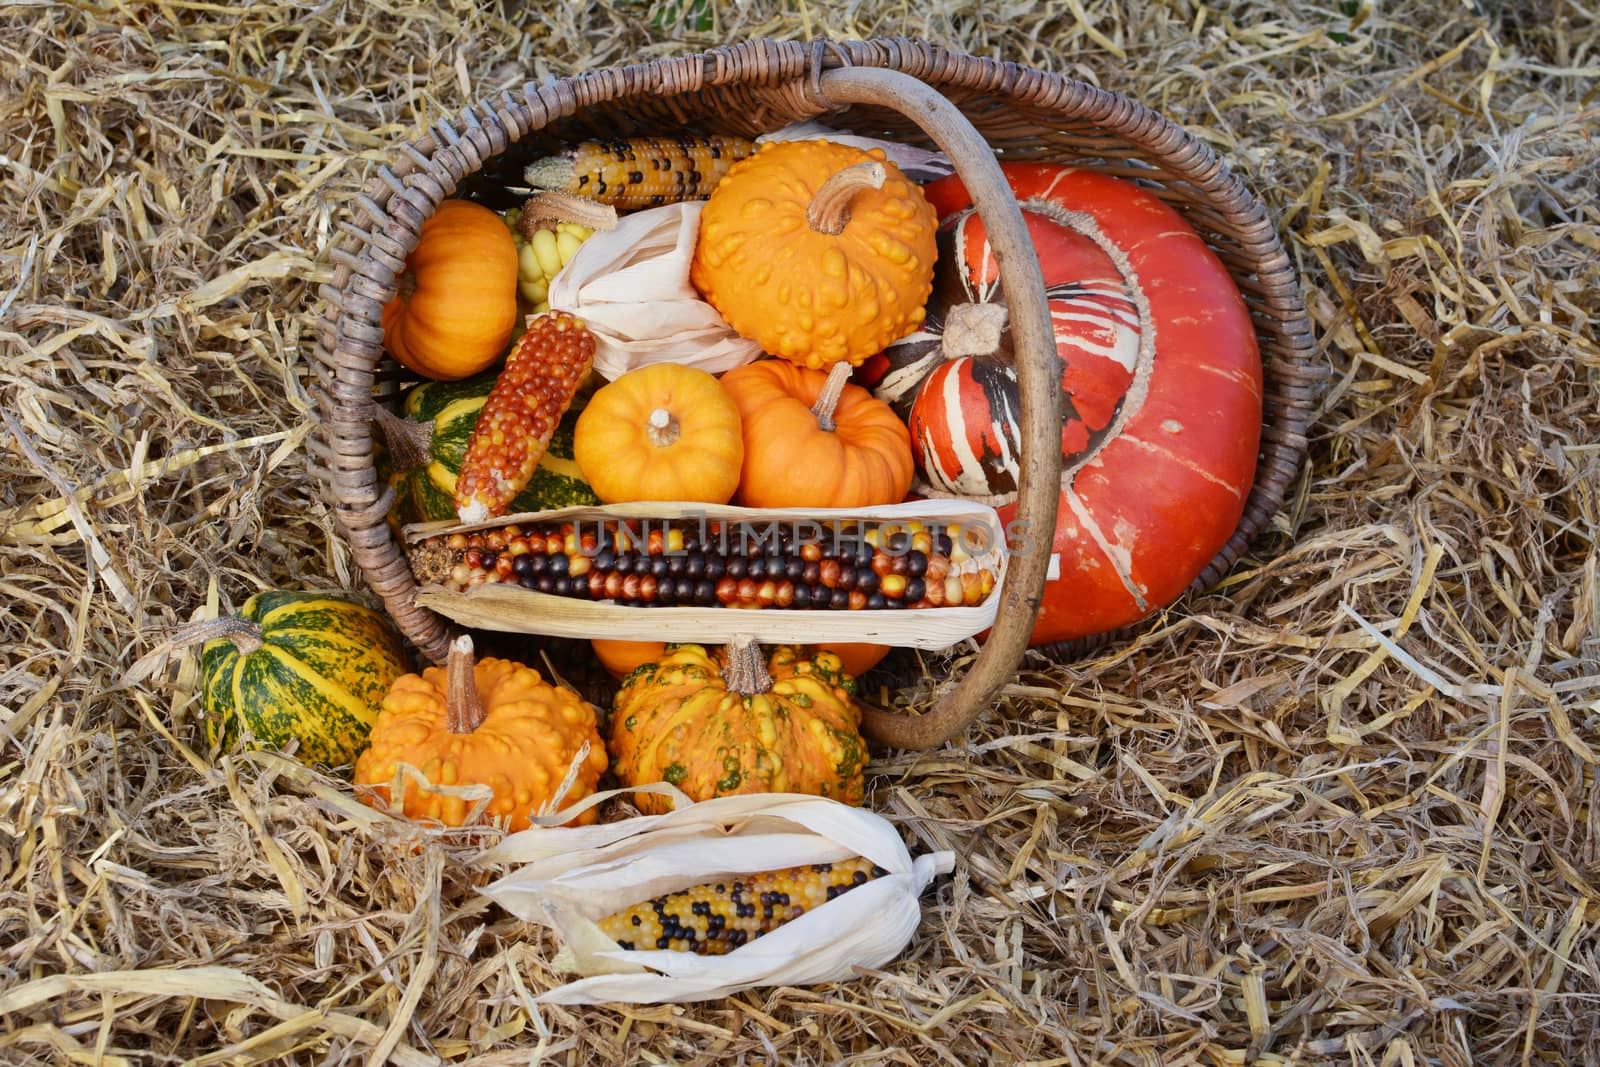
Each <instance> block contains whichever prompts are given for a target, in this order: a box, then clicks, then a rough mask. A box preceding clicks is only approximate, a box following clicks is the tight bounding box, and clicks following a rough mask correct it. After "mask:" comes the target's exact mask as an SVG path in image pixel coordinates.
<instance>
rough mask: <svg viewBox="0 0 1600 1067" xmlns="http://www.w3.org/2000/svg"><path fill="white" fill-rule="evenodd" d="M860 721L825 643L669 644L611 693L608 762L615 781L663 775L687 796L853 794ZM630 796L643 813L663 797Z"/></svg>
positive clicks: (853, 799)
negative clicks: (766, 648)
mask: <svg viewBox="0 0 1600 1067" xmlns="http://www.w3.org/2000/svg"><path fill="white" fill-rule="evenodd" d="M860 726H861V710H860V708H858V707H857V706H856V703H855V681H854V680H853V679H851V678H850V677H849V676H847V675H846V674H845V673H844V665H843V663H842V662H841V661H840V659H839V657H838V656H836V655H834V654H833V653H832V652H818V653H815V654H811V653H807V652H806V651H805V650H803V649H799V648H795V647H792V646H788V645H781V646H778V647H776V648H773V649H772V650H771V651H770V654H769V655H766V656H763V655H762V651H761V646H759V645H756V644H751V643H742V644H738V645H733V646H730V647H728V648H724V649H718V650H716V651H715V652H712V651H708V650H707V649H705V648H704V647H702V646H700V645H677V646H675V647H673V648H670V649H667V650H666V652H665V653H663V655H662V656H661V658H660V659H659V660H658V661H657V662H656V663H655V664H653V665H648V664H647V665H645V666H642V667H640V668H639V669H638V670H636V671H634V672H633V673H632V674H630V675H629V676H628V679H627V682H626V683H625V684H624V685H623V687H622V689H621V690H620V691H618V693H617V698H616V703H615V705H614V708H613V711H612V713H611V769H612V771H613V772H614V773H615V774H616V776H617V778H618V780H619V781H621V782H622V784H623V785H645V784H648V783H651V782H662V781H665V782H671V783H672V784H673V785H675V786H677V787H678V788H679V789H681V790H683V791H684V792H685V793H687V794H688V795H689V796H690V797H692V798H693V799H695V800H706V799H709V798H710V797H715V796H730V795H733V794H738V793H809V794H812V795H814V796H824V797H830V798H832V799H834V800H838V801H842V802H843V803H846V804H860V803H861V800H862V795H863V790H864V786H863V780H862V768H863V767H864V766H865V765H866V762H867V746H866V743H865V742H864V741H863V740H862V739H861V732H860ZM636 799H637V801H638V803H639V805H640V807H641V808H643V809H645V810H647V811H658V812H659V811H666V810H668V808H669V807H670V805H669V804H668V803H667V802H666V801H665V800H664V799H663V798H659V797H653V796H649V795H646V794H638V795H637V798H636Z"/></svg>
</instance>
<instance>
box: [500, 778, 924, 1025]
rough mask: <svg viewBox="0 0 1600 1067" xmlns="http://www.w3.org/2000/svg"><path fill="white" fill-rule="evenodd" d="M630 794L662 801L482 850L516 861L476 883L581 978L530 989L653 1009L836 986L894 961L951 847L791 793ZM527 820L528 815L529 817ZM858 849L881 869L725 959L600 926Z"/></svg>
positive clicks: (568, 999)
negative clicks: (541, 932)
mask: <svg viewBox="0 0 1600 1067" xmlns="http://www.w3.org/2000/svg"><path fill="white" fill-rule="evenodd" d="M627 791H628V790H613V791H611V792H606V793H598V794H595V795H594V796H591V797H589V798H586V799H585V800H584V801H583V802H582V803H581V804H579V805H576V806H574V807H572V808H569V809H567V810H565V811H562V812H561V813H559V814H558V815H555V816H551V817H549V819H547V820H545V821H549V822H553V821H555V820H557V819H559V820H567V819H570V818H571V817H572V816H573V815H575V814H577V813H579V812H580V811H581V810H583V809H584V808H587V807H590V806H592V805H594V804H598V803H600V802H602V801H604V800H605V799H606V798H608V797H611V796H614V795H616V794H617V793H621V792H627ZM632 791H633V792H640V791H643V792H653V793H660V794H662V795H665V796H669V797H671V798H672V799H673V803H674V805H675V807H674V809H673V810H672V811H671V812H668V813H667V814H665V815H645V816H639V817H636V818H631V819H623V820H620V821H618V822H611V823H601V824H598V825H594V826H583V827H568V826H535V827H533V828H532V829H529V830H523V831H522V832H520V833H516V834H512V835H511V836H509V837H507V838H505V839H504V840H503V841H501V842H500V843H499V844H498V845H496V846H495V847H494V848H492V849H489V850H488V851H487V852H485V853H484V854H483V855H482V856H481V857H480V859H479V862H480V863H482V864H485V865H509V864H517V863H521V864H525V866H522V867H520V868H518V869H517V870H514V871H513V872H512V873H510V874H507V875H505V876H504V877H502V878H500V879H499V880H498V881H496V882H494V883H492V884H491V885H489V886H487V887H485V888H484V889H483V890H482V892H483V893H484V894H485V895H486V896H488V897H489V898H490V899H492V900H494V901H495V902H496V903H497V904H499V905H500V906H501V907H503V908H505V909H506V910H507V911H508V912H510V913H511V914H513V915H516V916H518V917H519V918H522V919H524V920H526V921H528V922H533V923H538V924H540V925H543V926H548V927H550V928H552V929H554V930H556V931H557V932H558V933H559V934H560V935H561V939H562V942H563V946H564V947H563V948H562V950H561V952H560V953H559V954H558V955H557V957H556V959H555V960H554V964H555V966H556V968H557V969H558V970H564V971H572V972H576V973H577V974H578V975H579V976H580V977H579V978H578V980H576V981H573V982H569V983H568V984H566V985H563V986H558V987H557V988H555V989H552V990H550V991H549V992H547V993H545V994H543V995H542V996H540V997H538V998H536V999H538V1000H539V1001H541V1002H546V1003H552V1004H605V1003H630V1004H663V1003H684V1002H688V1001H697V1000H712V999H715V998H718V997H725V996H729V995H731V994H733V993H737V992H739V991H740V990H743V989H751V988H755V987H758V986H777V985H788V986H802V985H815V984H817V983H820V982H836V981H844V980H847V979H849V978H853V977H855V974H856V968H858V967H864V968H875V967H881V966H883V965H884V964H885V963H888V962H889V961H890V960H892V959H894V958H895V957H896V956H898V955H899V954H900V953H901V952H902V951H903V950H904V949H905V946H906V944H907V942H909V941H910V940H911V936H912V934H913V933H914V932H915V931H916V928H917V925H918V924H919V923H920V922H921V919H922V906H921V903H920V901H919V899H918V898H919V896H920V894H921V893H922V890H923V888H924V887H926V886H927V884H928V882H929V881H931V880H932V879H933V877H934V875H936V874H944V873H948V872H949V871H950V870H951V869H952V868H953V867H954V865H955V853H953V852H934V853H929V854H926V855H922V856H918V857H916V858H915V859H913V858H912V857H911V855H910V853H909V852H907V851H906V847H905V844H904V843H903V842H902V841H901V840H900V835H899V833H898V832H896V830H895V828H894V826H893V825H891V824H890V823H889V821H888V820H886V819H884V818H883V817H882V816H880V815H877V814H874V813H873V812H870V811H867V810H865V809H863V808H856V807H851V806H850V805H847V804H841V803H839V802H838V801H834V800H825V799H822V798H819V797H814V796H805V795H801V794H796V793H762V794H751V795H744V796H731V797H716V798H714V799H711V800H705V801H701V802H699V803H694V802H692V801H690V800H689V799H688V797H686V796H684V794H683V793H682V792H680V791H679V790H678V789H676V788H674V787H673V786H670V785H667V784H666V783H664V782H663V783H658V784H656V785H651V786H643V787H641V788H640V789H637V790H632ZM536 821H538V820H536ZM858 856H859V857H862V858H865V859H868V860H871V861H872V862H873V863H874V864H876V865H877V866H879V867H882V868H883V869H884V870H886V871H888V872H889V873H888V874H887V875H885V876H883V877H881V878H877V879H874V880H872V881H870V882H867V883H865V884H864V885H860V886H857V887H855V888H854V889H852V890H850V891H849V892H848V893H842V894H840V895H839V896H837V897H835V898H834V899H833V900H830V901H828V902H826V903H824V904H822V905H820V906H819V907H816V908H813V909H812V910H811V911H808V912H806V913H805V914H804V915H802V916H800V917H799V918H797V919H794V920H791V921H790V922H788V923H786V924H784V925H783V926H780V927H779V928H778V929H776V930H774V931H772V932H771V933H767V934H763V935H761V936H760V937H758V938H755V939H753V940H751V941H749V942H747V943H746V944H744V945H742V946H740V947H739V948H736V949H734V950H733V951H732V952H730V953H728V954H726V955H723V956H700V955H697V954H695V953H693V952H679V951H673V950H666V949H650V950H634V951H629V950H626V949H623V948H620V947H619V946H618V945H617V943H616V942H615V941H613V940H612V939H611V938H609V937H607V936H606V935H605V934H604V933H602V932H601V931H600V927H599V925H598V921H599V920H600V919H603V918H605V917H606V916H608V915H611V914H614V913H615V912H619V911H622V910H624V909H625V908H628V907H630V906H631V905H633V904H637V903H639V902H640V901H643V900H649V899H651V898H652V897H657V896H661V895H662V894H664V893H671V892H675V891H677V890H680V889H687V888H689V887H691V886H695V885H699V884H701V883H703V882H710V881H715V880H717V879H719V878H729V877H734V876H737V875H744V874H754V873H757V872H760V871H772V870H780V869H782V868H785V867H796V866H802V865H806V864H812V863H835V862H839V861H842V860H849V859H854V858H856V857H858Z"/></svg>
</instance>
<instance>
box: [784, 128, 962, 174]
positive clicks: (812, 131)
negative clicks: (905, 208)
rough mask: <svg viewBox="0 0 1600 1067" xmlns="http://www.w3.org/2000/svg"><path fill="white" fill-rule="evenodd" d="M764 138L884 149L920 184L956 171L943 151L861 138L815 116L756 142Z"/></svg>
mask: <svg viewBox="0 0 1600 1067" xmlns="http://www.w3.org/2000/svg"><path fill="white" fill-rule="evenodd" d="M764 141H832V142H833V143H834V144H847V145H851V146H852V147H855V148H863V149H868V150H870V149H873V148H881V149H883V154H884V155H886V156H888V157H889V162H891V163H893V164H894V165H895V166H897V167H899V168H900V173H902V174H904V175H905V176H906V177H907V178H910V179H911V180H912V181H914V182H918V183H922V182H931V181H933V180H934V179H936V178H943V177H944V176H945V175H947V174H953V173H954V172H955V169H956V168H955V166H954V165H953V164H952V163H951V162H950V159H949V157H948V156H946V155H945V154H944V153H943V152H930V151H928V150H927V149H926V148H914V147H912V146H911V145H908V144H901V143H900V142H899V141H886V140H884V139H882V138H881V137H858V136H856V135H855V134H853V133H845V132H844V131H842V130H835V129H833V128H832V127H829V126H824V125H823V124H822V123H820V122H817V121H816V120H815V119H812V120H810V121H807V122H796V123H794V124H793V125H790V126H785V127H784V128H783V129H781V130H774V131H773V132H772V133H764V134H762V135H761V136H760V137H757V138H756V143H757V144H761V143H762V142H764Z"/></svg>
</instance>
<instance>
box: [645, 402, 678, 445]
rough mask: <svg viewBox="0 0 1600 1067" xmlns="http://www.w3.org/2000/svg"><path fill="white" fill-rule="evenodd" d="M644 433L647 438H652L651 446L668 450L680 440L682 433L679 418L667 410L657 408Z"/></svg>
mask: <svg viewBox="0 0 1600 1067" xmlns="http://www.w3.org/2000/svg"><path fill="white" fill-rule="evenodd" d="M644 432H645V436H646V437H648V438H650V443H651V444H653V445H655V446H656V447H657V448H666V447H667V446H668V445H670V444H675V443H676V442H677V440H678V434H679V433H680V432H681V431H680V427H679V426H678V417H677V416H676V415H674V414H673V413H672V412H670V411H668V410H667V409H666V408H656V409H655V410H654V411H652V412H651V413H650V418H649V421H648V422H647V424H646V426H645V431H644Z"/></svg>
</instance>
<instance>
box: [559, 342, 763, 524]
mask: <svg viewBox="0 0 1600 1067" xmlns="http://www.w3.org/2000/svg"><path fill="white" fill-rule="evenodd" d="M572 455H573V458H574V459H576V460H577V461H578V469H579V470H580V471H582V472H583V477H584V479H585V480H586V481H587V482H588V483H589V488H591V489H593V490H594V494H595V496H598V497H599V498H600V499H601V500H602V501H603V502H605V503H607V504H624V503H631V502H633V501H637V500H691V501H697V502H700V503H706V504H726V503H727V502H728V501H729V500H731V499H732V498H733V492H734V490H735V489H737V488H738V487H739V471H740V469H741V467H742V465H743V463H744V437H743V435H742V433H741V427H740V422H739V409H738V408H737V407H736V406H735V405H734V403H733V399H732V398H731V397H729V396H728V394H727V392H726V391H724V390H723V388H722V385H721V384H720V383H719V382H718V381H717V379H716V378H714V377H712V376H711V375H710V374H709V373H707V372H706V371H703V370H700V369H699V368H696V367H685V366H680V365H678V364H676V363H652V364H650V365H648V366H644V367H640V368H638V369H637V370H631V371H629V372H628V373H626V374H624V375H622V377H620V378H618V379H617V380H616V381H614V382H611V383H610V384H609V385H605V386H602V387H601V388H599V389H598V390H596V391H595V394H594V396H592V397H591V398H590V399H589V405H588V407H586V408H584V409H583V414H582V415H580V416H578V424H577V426H576V427H574V428H573V436H572Z"/></svg>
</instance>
